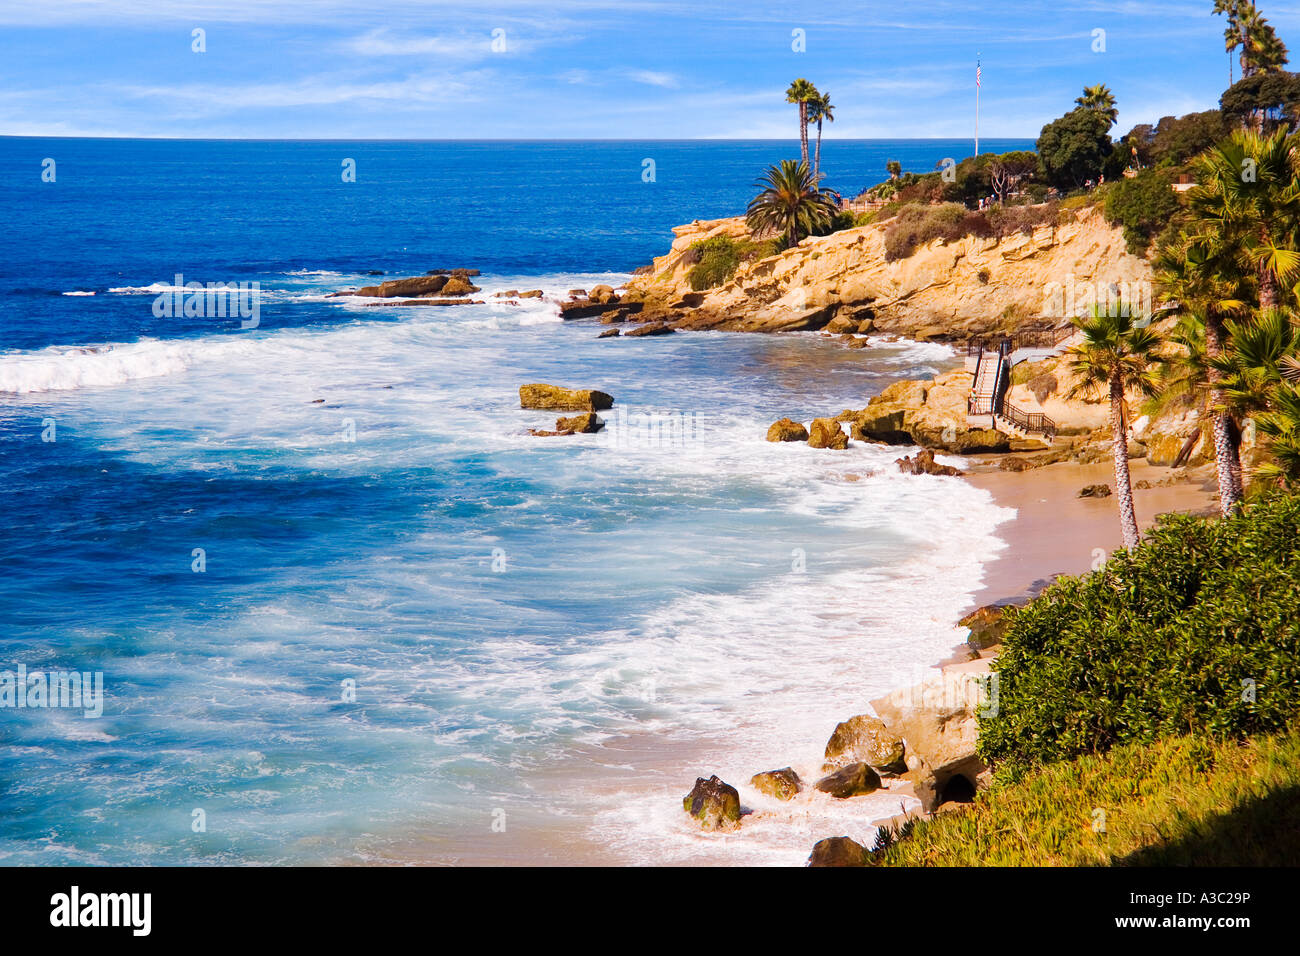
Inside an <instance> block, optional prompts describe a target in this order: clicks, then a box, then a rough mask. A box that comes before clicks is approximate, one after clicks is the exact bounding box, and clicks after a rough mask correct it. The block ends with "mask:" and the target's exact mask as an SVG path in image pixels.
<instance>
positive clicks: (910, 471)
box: [894, 448, 963, 476]
mask: <svg viewBox="0 0 1300 956" xmlns="http://www.w3.org/2000/svg"><path fill="white" fill-rule="evenodd" d="M894 464H896V465H897V466H898V470H899V471H901V472H902V473H903V474H905V475H949V476H957V475H961V474H963V472H962V470H961V469H960V468H954V467H952V465H940V464H939V463H938V462H936V461H935V460H934V452H932V451H930V449H928V448H926V449H923V450H922V451H919V452H917V454H916V457H915V458H913V457H912V456H911V455H905V456H903V457H902V458H899V459H897V460H896V461H895V462H894Z"/></svg>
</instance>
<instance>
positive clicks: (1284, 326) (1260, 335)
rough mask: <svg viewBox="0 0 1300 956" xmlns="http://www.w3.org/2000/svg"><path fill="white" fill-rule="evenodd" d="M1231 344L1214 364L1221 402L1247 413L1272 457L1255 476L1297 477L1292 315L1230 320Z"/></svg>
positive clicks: (1297, 362)
mask: <svg viewBox="0 0 1300 956" xmlns="http://www.w3.org/2000/svg"><path fill="white" fill-rule="evenodd" d="M1229 329H1230V331H1231V333H1232V348H1231V349H1230V350H1229V351H1228V352H1227V353H1225V354H1224V355H1223V356H1221V357H1220V358H1219V359H1217V360H1216V361H1215V362H1214V363H1213V364H1214V365H1215V366H1216V367H1217V368H1218V369H1219V370H1220V371H1221V372H1222V373H1223V394H1224V402H1225V405H1227V406H1229V407H1231V408H1233V409H1235V410H1236V411H1237V412H1238V414H1242V415H1247V414H1249V415H1251V416H1252V417H1253V418H1254V420H1255V425H1256V429H1257V431H1258V432H1259V433H1260V434H1261V435H1263V436H1264V437H1265V438H1267V439H1269V443H1268V444H1269V451H1270V452H1271V453H1272V455H1273V457H1274V458H1275V459H1276V461H1275V462H1274V463H1271V464H1267V465H1264V466H1262V467H1261V468H1260V469H1259V470H1258V471H1257V472H1256V476H1257V477H1258V478H1260V479H1263V480H1265V481H1281V482H1283V483H1285V484H1286V485H1288V486H1289V487H1292V488H1294V487H1296V484H1297V482H1300V394H1298V393H1297V389H1296V382H1297V381H1300V331H1297V327H1296V317H1295V316H1294V315H1290V314H1288V313H1287V312H1284V311H1283V310H1281V309H1270V310H1269V311H1267V312H1265V313H1263V314H1262V315H1261V316H1260V317H1259V318H1258V320H1256V321H1253V322H1241V323H1229Z"/></svg>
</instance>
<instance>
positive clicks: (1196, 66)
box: [0, 0, 1300, 139]
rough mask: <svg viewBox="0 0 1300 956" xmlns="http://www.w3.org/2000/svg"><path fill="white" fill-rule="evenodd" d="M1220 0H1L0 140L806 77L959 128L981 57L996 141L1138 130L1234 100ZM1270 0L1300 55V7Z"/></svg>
mask: <svg viewBox="0 0 1300 956" xmlns="http://www.w3.org/2000/svg"><path fill="white" fill-rule="evenodd" d="M1212 6H1213V4H1212V2H1211V0H1051V2H1042V0H1021V2H1008V0H984V2H980V3H976V2H954V0H893V2H889V3H878V2H855V3H848V2H815V0H811V2H799V3H792V2H785V3H776V2H769V0H717V2H707V0H692V2H677V0H664V2H649V0H645V2H642V0H553V2H549V3H534V2H525V0H504V2H502V0H481V2H464V0H374V2H371V3H366V4H361V3H345V2H336V0H312V2H308V0H230V2H206V0H118V2H113V3H100V2H94V0H33V2H12V0H0V134H10V135H107V136H182V137H200V136H210V137H250V138H434V139H445V138H471V139H472V138H582V139H587V138H593V139H606V138H608V139H639V138H645V139H665V138H669V139H673V138H710V137H722V138H769V137H771V138H777V137H787V136H789V135H790V132H791V128H792V124H793V115H794V108H793V107H790V106H787V105H786V104H785V103H784V90H785V88H786V86H787V85H788V84H789V81H790V80H791V79H793V78H794V77H796V76H805V77H807V78H808V79H810V80H812V81H813V82H814V83H816V84H817V85H818V86H819V87H820V88H821V89H823V90H825V91H827V92H829V93H830V95H831V98H832V100H833V102H834V103H835V105H836V122H835V123H834V125H833V126H831V127H828V129H827V132H826V135H827V137H828V138H834V137H841V138H892V137H930V136H936V137H964V136H968V135H970V134H971V131H972V126H973V114H974V74H975V58H976V55H977V53H978V54H982V58H983V64H984V87H983V96H982V111H981V115H982V118H981V132H982V134H983V135H985V136H989V137H997V136H1005V137H1012V136H1028V137H1033V136H1036V135H1037V134H1038V131H1039V129H1040V128H1041V127H1042V125H1043V123H1044V122H1046V121H1048V120H1050V119H1052V118H1054V117H1056V116H1059V115H1060V114H1061V113H1063V112H1064V111H1065V110H1066V109H1067V108H1069V107H1070V105H1071V103H1072V100H1073V98H1074V97H1075V96H1077V95H1078V94H1079V91H1080V89H1081V88H1082V87H1083V85H1084V84H1085V83H1106V84H1107V85H1109V86H1110V87H1111V89H1113V90H1114V91H1115V93H1116V96H1117V98H1118V101H1119V107H1120V120H1119V124H1118V125H1119V129H1120V131H1124V130H1127V129H1128V128H1130V127H1131V126H1132V125H1133V124H1135V123H1139V122H1154V121H1155V120H1157V119H1159V118H1160V117H1161V116H1163V115H1167V114H1170V113H1175V114H1181V113H1185V112H1189V111H1192V110H1198V109H1206V108H1209V107H1211V106H1214V105H1216V104H1217V101H1218V96H1219V94H1220V93H1221V92H1222V90H1223V88H1224V87H1225V86H1226V85H1227V80H1228V60H1227V56H1226V54H1225V53H1224V52H1223V40H1222V32H1223V21H1222V19H1221V18H1218V17H1213V16H1211V15H1210V10H1211V8H1212ZM1259 6H1260V9H1261V10H1262V11H1263V12H1264V14H1265V15H1266V16H1267V17H1268V18H1269V19H1270V21H1271V22H1272V23H1273V24H1274V26H1276V27H1277V28H1278V31H1279V33H1280V34H1281V36H1282V38H1283V40H1285V41H1287V42H1288V44H1289V45H1290V46H1291V47H1292V48H1293V49H1294V50H1295V51H1296V54H1297V57H1298V58H1300V4H1297V3H1294V2H1293V0H1260V2H1259ZM195 28H202V29H203V30H205V31H206V45H207V52H205V53H195V52H192V51H191V31H192V30H194V29H195ZM796 29H798V30H803V31H805V36H806V41H805V42H806V51H805V52H795V51H794V50H793V49H792V31H794V30H796ZM1095 30H1104V31H1105V52H1094V51H1093V46H1094V32H1093V31H1095ZM493 31H504V39H505V44H504V46H505V49H504V50H500V49H498V50H494V49H493V45H492V36H493ZM498 46H500V44H498Z"/></svg>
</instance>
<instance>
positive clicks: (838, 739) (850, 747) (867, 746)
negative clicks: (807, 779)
mask: <svg viewBox="0 0 1300 956" xmlns="http://www.w3.org/2000/svg"><path fill="white" fill-rule="evenodd" d="M850 763H865V764H866V765H867V766H869V767H871V768H872V769H875V770H883V771H886V772H890V773H894V772H901V771H903V770H905V769H907V768H906V765H905V764H904V763H903V738H902V737H899V736H898V734H896V733H894V732H893V731H892V730H890V729H889V728H888V727H886V726H885V722H884V721H883V720H881V719H880V718H878V717H872V716H871V715H870V714H859V715H858V716H856V717H850V718H849V719H848V720H845V721H843V722H841V723H839V724H837V725H836V727H835V732H834V733H832V734H831V739H830V740H828V741H827V742H826V769H827V770H831V769H834V768H836V767H842V766H844V765H845V764H850Z"/></svg>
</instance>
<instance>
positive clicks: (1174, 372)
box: [1155, 221, 1252, 516]
mask: <svg viewBox="0 0 1300 956" xmlns="http://www.w3.org/2000/svg"><path fill="white" fill-rule="evenodd" d="M1197 225H1202V226H1205V227H1206V228H1207V233H1206V235H1205V237H1203V238H1190V237H1188V236H1187V235H1186V233H1184V234H1182V235H1180V237H1179V239H1178V240H1177V242H1176V243H1174V244H1171V245H1170V246H1168V247H1166V248H1165V249H1163V250H1162V251H1161V252H1160V254H1159V255H1158V256H1157V257H1156V262H1155V271H1156V277H1157V281H1159V283H1160V287H1161V291H1162V292H1163V293H1164V294H1165V296H1166V297H1167V298H1169V299H1172V300H1174V301H1176V302H1177V303H1178V304H1179V306H1178V308H1179V311H1181V312H1182V313H1183V320H1184V323H1186V325H1184V326H1183V327H1182V328H1180V329H1179V330H1178V332H1177V333H1176V335H1175V342H1176V344H1178V345H1181V346H1182V348H1183V351H1182V352H1181V353H1179V354H1178V355H1177V356H1166V357H1165V359H1164V360H1163V361H1164V365H1165V368H1164V370H1163V372H1164V376H1165V378H1166V379H1170V378H1173V379H1174V380H1177V381H1179V382H1180V386H1179V387H1180V388H1181V387H1186V388H1187V389H1188V391H1189V395H1190V393H1191V392H1195V393H1196V395H1197V397H1198V401H1197V402H1196V404H1197V405H1198V407H1200V409H1201V411H1202V414H1203V415H1204V416H1205V417H1206V418H1208V419H1209V421H1210V425H1211V434H1212V435H1213V436H1214V463H1215V468H1216V470H1217V472H1218V481H1219V506H1220V509H1221V510H1222V512H1223V514H1224V515H1225V516H1226V515H1229V514H1232V513H1233V512H1234V511H1235V510H1236V509H1237V507H1238V506H1239V505H1240V504H1241V500H1242V497H1243V493H1244V486H1243V482H1242V477H1241V453H1240V435H1241V430H1240V427H1239V425H1238V423H1237V421H1236V419H1235V418H1234V417H1233V415H1232V413H1231V412H1230V411H1228V410H1227V408H1226V406H1225V405H1224V400H1223V394H1222V392H1221V391H1220V389H1219V381H1220V379H1221V378H1222V373H1221V372H1219V371H1218V369H1217V368H1215V366H1213V365H1212V364H1210V360H1211V359H1217V358H1219V356H1221V355H1222V354H1223V351H1224V348H1225V345H1226V343H1227V341H1228V333H1227V330H1226V328H1225V327H1224V322H1225V321H1226V320H1227V319H1229V318H1231V317H1233V316H1241V315H1244V314H1245V313H1246V311H1247V300H1248V299H1250V298H1251V287H1250V286H1251V280H1252V274H1251V273H1250V272H1249V271H1248V270H1242V269H1241V268H1239V265H1238V258H1237V256H1236V255H1235V254H1234V250H1233V248H1232V246H1231V245H1228V246H1225V245H1224V244H1223V243H1222V242H1221V241H1220V240H1221V237H1220V236H1219V234H1217V233H1216V232H1214V231H1213V223H1212V222H1211V223H1196V222H1195V221H1194V222H1193V228H1195V227H1196V226H1197ZM1165 384H1166V387H1169V385H1170V384H1171V383H1170V382H1168V381H1167V382H1166V383H1165Z"/></svg>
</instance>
